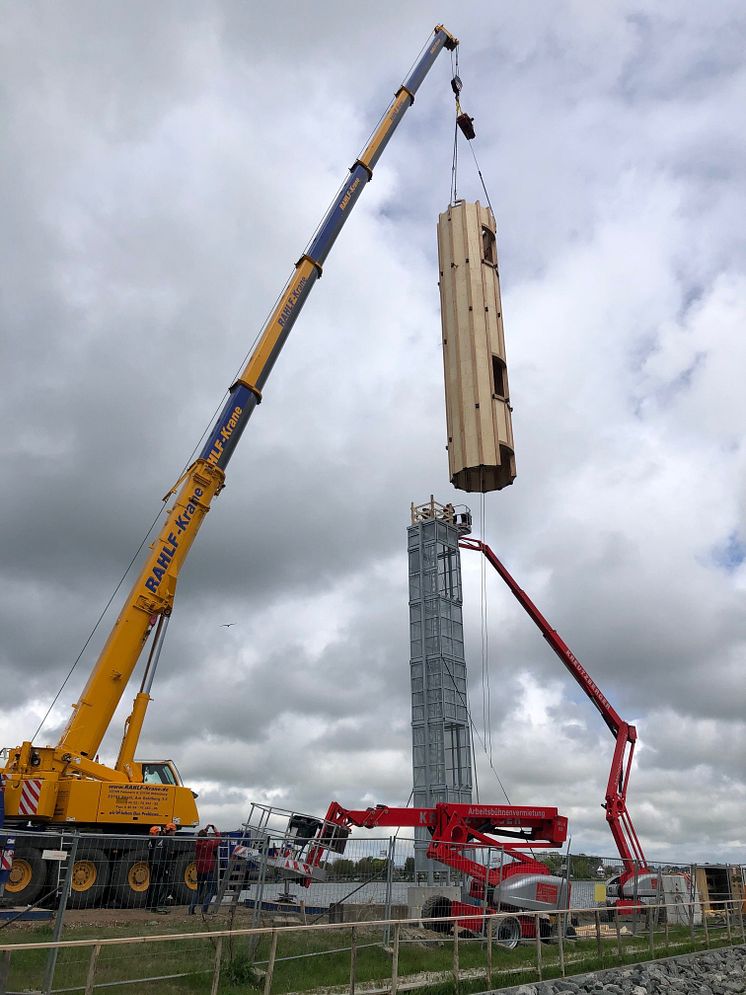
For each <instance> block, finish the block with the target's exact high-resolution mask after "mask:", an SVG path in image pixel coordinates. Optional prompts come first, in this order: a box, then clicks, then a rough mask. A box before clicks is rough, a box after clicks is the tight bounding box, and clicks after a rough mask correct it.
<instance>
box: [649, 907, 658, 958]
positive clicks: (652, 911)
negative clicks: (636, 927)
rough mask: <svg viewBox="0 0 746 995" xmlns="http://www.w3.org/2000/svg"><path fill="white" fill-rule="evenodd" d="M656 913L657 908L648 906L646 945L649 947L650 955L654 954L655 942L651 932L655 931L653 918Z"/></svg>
mask: <svg viewBox="0 0 746 995" xmlns="http://www.w3.org/2000/svg"><path fill="white" fill-rule="evenodd" d="M657 912H658V906H657V905H656V906H655V907H654V906H652V905H649V906H648V945H649V947H650V953H651V954H654V953H655V941H654V939H653V931H654V930H655V917H656V915H657Z"/></svg>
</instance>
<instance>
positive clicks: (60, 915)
mask: <svg viewBox="0 0 746 995" xmlns="http://www.w3.org/2000/svg"><path fill="white" fill-rule="evenodd" d="M60 842H62V841H60ZM77 853H78V834H77V833H75V835H74V836H73V838H72V843H71V844H70V852H69V853H68V855H67V870H66V871H65V879H64V881H63V882H62V888H61V890H60V904H59V906H58V908H57V918H56V920H55V923H54V932H53V933H52V941H53V942H55V943H56V942H57V941H58V940H59V939H60V938H61V936H62V928H63V926H64V922H65V910H66V909H67V900H68V898H69V897H70V888H71V886H72V883H73V868H74V867H75V858H76V856H77ZM59 952H60V948H59V947H50V948H49V954H48V956H47V968H46V971H45V972H44V987H43V989H42V991H44V993H45V995H50V992H51V991H52V982H53V981H54V969H55V968H56V966H57V957H58V955H59Z"/></svg>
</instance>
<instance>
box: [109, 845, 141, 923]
mask: <svg viewBox="0 0 746 995" xmlns="http://www.w3.org/2000/svg"><path fill="white" fill-rule="evenodd" d="M133 868H135V869H136V877H137V879H138V880H140V881H142V882H143V885H144V886H143V887H142V888H141V889H140V890H138V889H137V888H133V887H132V882H131V878H130V872H131V871H132V869H133ZM149 889H150V864H149V863H148V851H147V850H130V851H129V852H127V853H124V854H123V855H122V856H121V857H120V858H119V860H118V861H117V862H116V864H115V865H114V867H113V868H112V872H111V884H110V886H109V902H110V904H111V905H113V906H114V908H116V909H141V908H143V906H145V905H146V904H147V901H148V890H149Z"/></svg>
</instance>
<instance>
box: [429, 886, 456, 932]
mask: <svg viewBox="0 0 746 995" xmlns="http://www.w3.org/2000/svg"><path fill="white" fill-rule="evenodd" d="M421 915H422V928H423V929H430V930H432V931H433V933H452V932H453V923H452V922H432V921H431V920H432V919H439V918H440V917H441V916H450V915H451V900H450V898H446V896H445V895H433V897H432V898H428V899H427V900H426V901H424V902H423V903H422V912H421Z"/></svg>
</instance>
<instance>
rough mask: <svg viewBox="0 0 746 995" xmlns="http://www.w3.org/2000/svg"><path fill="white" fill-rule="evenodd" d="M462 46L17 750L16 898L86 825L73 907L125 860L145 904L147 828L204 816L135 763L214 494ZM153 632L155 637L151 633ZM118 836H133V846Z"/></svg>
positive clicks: (357, 181) (233, 392)
mask: <svg viewBox="0 0 746 995" xmlns="http://www.w3.org/2000/svg"><path fill="white" fill-rule="evenodd" d="M457 45H458V39H456V38H454V36H453V35H451V34H450V32H448V31H447V30H446V29H445V28H444V27H443V26H442V25H438V26H437V27H436V28H435V31H434V34H433V36H432V37H431V39H430V41H429V42H428V43H427V45H426V47H425V48H424V50H423V52H422V54H421V56H420V57H419V59H418V60H417V62H416V63H415V66H414V68H413V69H412V71H411V72H410V74H409V75H408V77H407V78H406V79H405V80H404V82H403V83H402V85H401V86H400V87H399V89H398V90H397V92H396V94H395V96H394V99H393V101H392V102H391V104H390V105H389V107H388V109H387V110H386V112H385V114H384V115H383V117H382V118H381V121H380V123H379V124H378V126H377V128H376V130H375V132H374V133H373V135H372V137H371V139H370V141H369V142H368V144H367V145H366V147H365V149H363V151H362V152H361V153H360V156H359V157H358V158H357V159H356V161H355V163H354V165H353V166H352V167H351V169H350V174H349V176H348V177H347V178H346V180H345V182H344V183H343V185H342V187H341V189H340V191H339V193H338V195H337V197H336V198H335V200H334V201H333V202H332V205H331V207H330V208H329V210H328V212H327V214H326V216H325V217H324V219H323V221H322V223H321V225H320V227H319V229H318V232H317V234H316V235H315V237H314V238H313V240H312V242H311V243H310V245H309V246H308V248H307V249H306V251H305V252H304V254H303V255H302V256H301V258H300V259H299V261H298V262H297V263H296V265H295V269H294V271H293V273H292V275H291V277H290V279H289V280H288V282H287V284H286V285H285V288H284V290H283V291H282V294H281V295H280V298H279V303H278V304H277V306H276V307H275V309H274V311H273V313H272V315H271V316H270V317H269V319H268V320H267V322H266V324H265V325H264V328H263V329H262V331H261V333H260V336H259V339H258V343H257V345H256V347H255V349H254V350H253V352H252V354H251V357H250V359H249V361H248V363H247V365H246V367H245V369H244V370H243V372H242V373H241V375H240V376H239V378H238V379H237V380H236V382H235V383H234V384H233V385H232V386H231V388H230V391H229V396H228V400H227V402H226V404H225V406H224V407H223V410H222V411H221V413H220V415H219V417H218V419H217V421H216V422H215V424H214V426H213V427H212V429H211V431H210V434H209V437H208V439H207V442H206V444H205V446H204V448H203V449H202V451H201V453H200V455H199V457H198V458H197V459H196V460H195V461H194V463H193V464H192V465H191V466H190V467H189V468H188V469H187V471H186V473H185V474H184V475H183V477H182V478H181V479H180V480H179V481H177V483H176V484H175V485H174V487H173V488H172V489H171V490H170V491H169V493H168V494H167V495H166V498H165V500H166V501H168V500H169V499H170V498H171V497H172V496H174V495H175V499H174V501H173V504H172V506H171V507H170V509H169V510H168V511H167V512H166V516H165V523H164V525H163V528H162V530H161V533H160V535H159V537H158V539H157V540H156V541H155V542H154V543H153V545H152V546H151V547H150V550H151V551H150V554H149V555H148V557H147V559H146V561H145V564H144V566H143V567H142V569H141V571H140V573H139V575H138V577H137V579H136V580H135V582H134V584H133V586H132V589H131V591H130V592H129V594H128V596H127V599H126V601H125V604H124V607H123V608H122V610H121V612H120V614H119V617H118V618H117V620H116V622H115V624H114V627H113V629H112V631H111V633H110V634H109V638H108V640H107V641H106V645H105V646H104V648H103V650H102V652H101V655H100V656H99V658H98V661H97V662H96V664H95V666H94V668H93V670H92V672H91V675H90V677H89V678H88V682H87V684H86V686H85V688H84V689H83V693H82V694H81V696H80V698H79V699H78V701H77V702H76V704H75V705H74V706H73V712H72V715H71V716H70V719H69V721H68V723H67V725H66V727H65V729H64V731H63V733H62V735H61V737H60V739H59V742H58V743H57V744H56V746H37V745H35V744H34V743H32V742H29V741H27V742H24V743H22V744H21V745H20V746H18V747H15V748H12V749H9V750H8V751H7V757H8V759H7V762H6V765H5V767H4V768H2V771H1V772H0V773H1V774H2V778H3V783H4V795H5V815H6V823H9V824H10V825H12V826H15V827H18V828H20V827H23V826H28V827H29V828H32V829H34V830H35V829H37V828H38V829H39V830H40V832H39V834H38V836H31V837H25V838H24V841H23V842H21V840H20V838H19V840H18V845H17V847H16V855H15V861H14V865H13V871H12V873H11V878H10V881H9V882H8V884H7V885H6V888H5V891H6V896H8V897H9V898H11V899H12V900H15V901H19V902H20V901H33V900H34V899H36V898H37V897H38V896H39V894H40V893H41V892H42V889H43V888H44V886H45V884H46V880H47V877H48V875H49V874H51V862H50V864H49V865H48V864H47V862H46V861H45V860H44V859H43V855H42V852H43V847H44V843H45V840H44V835H43V832H42V830H44V829H45V828H46V829H50V828H56V829H58V830H59V828H60V827H70V826H75V827H78V828H79V829H81V830H88V831H91V832H93V831H95V832H97V833H98V834H100V833H102V832H106V833H110V834H112V835H111V837H110V840H111V843H108V842H107V838H106V837H104V842H103V843H102V842H101V836H100V835H99V836H97V837H96V842H95V848H88V849H86V848H85V847H83V848H82V850H80V849H79V854H80V857H79V863H80V867H79V868H77V872H76V873H75V875H74V883H73V894H72V899H73V903H74V904H78V905H84V904H89V903H90V902H91V901H92V900H93V898H92V896H94V895H95V896H97V897H96V900H98V899H99V897H100V898H101V899H102V898H103V896H104V894H105V891H106V884H107V883H108V882H109V880H110V875H111V873H112V864H113V861H114V860H116V864H117V869H118V870H117V877H118V881H117V882H116V883H117V884H118V886H119V887H122V886H124V887H127V886H129V887H130V889H131V891H132V893H131V896H130V897H129V899H128V902H129V904H132V903H136V902H137V899H138V897H140V898H142V899H143V900H144V892H146V891H147V887H146V886H145V887H143V886H142V881H143V866H144V859H145V858H144V856H143V847H142V843H138V840H137V834H138V833H145V832H147V830H148V829H149V827H151V826H153V825H167V824H168V823H174V824H176V825H177V826H181V827H194V826H196V825H197V823H198V815H197V807H196V805H195V795H194V793H193V792H192V791H191V790H190V789H189V788H187V787H185V786H184V785H183V784H182V781H181V778H180V777H179V773H178V771H177V769H176V766H175V765H174V764H173V762H171V761H156V762H142V761H138V760H135V751H136V749H137V744H138V740H139V737H140V732H141V730H142V726H143V721H144V719H145V713H146V710H147V707H148V703H149V702H150V690H151V686H152V683H153V678H154V676H155V671H156V667H157V665H158V659H159V657H160V653H161V650H162V647H163V641H164V638H165V635H166V629H167V627H168V620H169V617H170V615H171V610H172V608H173V603H174V595H175V591H176V581H177V579H178V575H179V570H180V569H181V566H182V564H183V562H184V560H185V559H186V556H187V554H188V552H189V549H190V547H191V545H192V543H193V542H194V540H195V538H196V536H197V532H198V531H199V528H200V526H201V525H202V522H203V521H204V518H205V515H206V514H207V512H208V511H209V509H210V505H211V503H212V500H213V498H214V497H215V496H216V495H217V494H218V493H219V492H220V490H221V489H222V487H223V485H224V482H225V468H226V466H227V464H228V461H229V459H230V457H231V455H232V454H233V450H234V449H235V447H236V444H237V443H238V440H239V438H240V437H241V434H242V432H243V430H244V428H245V427H246V423H247V422H248V420H249V418H250V416H251V414H252V413H253V411H254V409H255V408H256V406H257V404H259V403H260V401H261V399H262V391H263V389H264V385H265V383H266V381H267V378H268V376H269V374H270V372H271V370H272V367H273V366H274V364H275V361H276V360H277V357H278V356H279V354H280V350H281V349H282V346H283V345H284V344H285V341H286V339H287V337H288V335H289V333H290V330H291V328H292V327H293V325H294V323H295V320H296V318H297V317H298V315H299V313H300V311H301V309H302V307H303V305H304V303H305V301H306V299H307V298H308V295H309V294H310V292H311V289H312V287H313V285H314V284H315V283H316V281H317V280H318V279H319V278H320V277H321V274H322V267H323V264H324V262H325V260H326V257H327V255H328V253H329V251H330V249H331V248H332V245H333V244H334V241H335V240H336V238H337V236H338V235H339V233H340V231H341V229H342V226H343V225H344V223H345V221H346V219H347V217H348V215H349V214H350V211H351V210H352V208H353V207H354V205H355V203H356V201H357V199H358V197H359V196H360V194H361V193H362V191H363V188H364V187H365V184H366V183H367V182H368V181H369V180H370V179H371V178H372V175H373V168H374V166H375V165H376V163H377V162H378V159H379V157H380V156H381V153H382V152H383V150H384V148H385V147H386V145H387V143H388V141H389V139H390V138H391V136H392V135H393V133H394V130H395V129H396V127H397V125H398V124H399V122H400V120H401V119H402V117H403V116H404V113H405V112H406V110H407V108H408V107H409V106H410V105H411V104H412V103H413V102H414V98H415V93H416V92H417V89H418V88H419V86H420V84H421V83H422V81H423V80H424V78H425V76H426V75H427V73H428V71H429V70H430V68H431V66H432V65H433V63H434V61H435V59H436V58H437V56H438V55H439V53H440V52H441V50H442V49H444V48H445V49H449V50H453V49H455V48H456V46H457ZM151 637H152V638H151ZM149 639H150V640H151V649H150V653H149V655H148V659H147V663H146V666H145V670H144V674H143V677H142V682H141V685H140V690H139V692H138V693H137V695H136V696H135V699H134V703H133V706H132V711H131V713H130V715H129V717H128V718H127V720H126V723H125V727H124V735H123V736H122V742H121V747H120V749H119V755H118V757H117V760H116V763H115V764H114V766H113V767H110V766H108V765H106V764H103V763H100V762H99V760H98V759H97V755H98V751H99V748H100V746H101V743H102V741H103V738H104V735H105V734H106V732H107V730H108V729H109V725H110V723H111V721H112V718H113V716H114V713H115V711H116V708H117V706H118V704H119V702H120V700H121V698H122V695H123V694H124V691H125V688H126V687H127V684H128V682H129V680H130V678H131V677H132V674H133V672H134V670H135V667H136V665H137V663H138V660H139V659H140V656H141V654H142V652H143V650H144V648H145V646H146V644H147V643H148V641H149ZM115 833H119V834H122V833H127V834H128V835H129V836H130V837H131V836H132V835H133V834H134V836H135V838H134V841H133V842H131V845H130V844H129V843H125V842H123V841H122V840H121V839H118V838H116V837H115V836H114V835H113V834H115ZM184 853H185V857H184V859H183V861H182V862H181V864H180V865H179V868H180V869H179V871H178V873H177V875H176V878H177V880H176V888H177V889H181V893H182V897H183V893H184V889H186V890H187V893H188V890H189V889H190V888H193V887H194V883H195V881H196V878H195V877H194V868H193V866H192V864H191V862H190V861H189V860H188V859H187V857H188V855H187V853H186V850H185V851H184Z"/></svg>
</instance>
